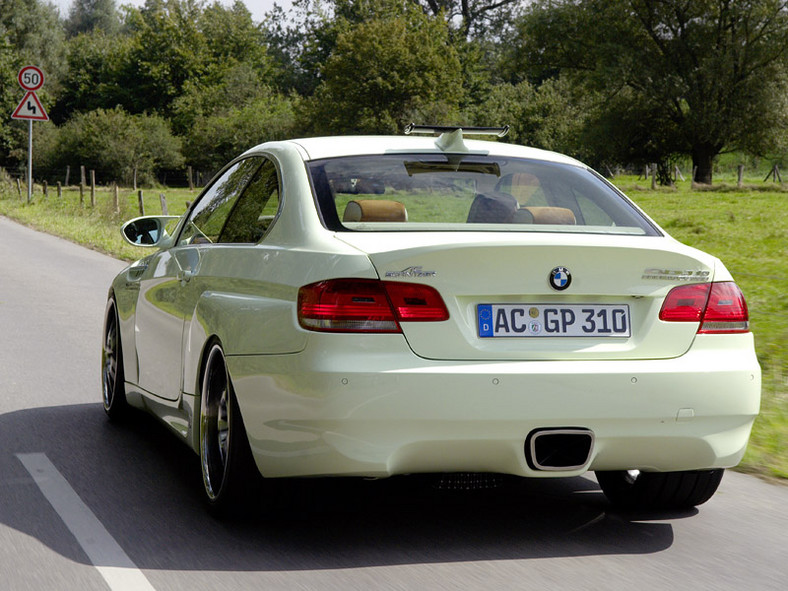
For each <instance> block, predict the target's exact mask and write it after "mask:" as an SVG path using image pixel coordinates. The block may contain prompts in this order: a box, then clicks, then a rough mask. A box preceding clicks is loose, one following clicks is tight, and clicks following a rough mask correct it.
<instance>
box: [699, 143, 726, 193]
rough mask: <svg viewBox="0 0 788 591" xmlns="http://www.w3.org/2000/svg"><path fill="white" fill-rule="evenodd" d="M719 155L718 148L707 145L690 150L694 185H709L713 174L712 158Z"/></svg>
mask: <svg viewBox="0 0 788 591" xmlns="http://www.w3.org/2000/svg"><path fill="white" fill-rule="evenodd" d="M719 153H720V150H719V148H717V147H716V146H712V145H709V144H701V145H697V146H693V148H692V167H693V169H694V170H695V177H694V178H693V179H692V180H693V181H694V182H696V183H700V184H704V185H710V184H711V181H712V175H713V173H714V158H715V157H716V156H717V154H719Z"/></svg>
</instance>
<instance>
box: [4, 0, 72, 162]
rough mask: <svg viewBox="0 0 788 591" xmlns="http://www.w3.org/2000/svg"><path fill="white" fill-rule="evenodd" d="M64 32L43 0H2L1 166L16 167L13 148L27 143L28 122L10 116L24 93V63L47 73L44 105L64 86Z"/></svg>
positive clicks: (42, 94) (42, 99)
mask: <svg viewBox="0 0 788 591" xmlns="http://www.w3.org/2000/svg"><path fill="white" fill-rule="evenodd" d="M63 39H64V35H63V29H62V27H61V26H60V23H59V22H58V13H57V10H56V9H55V8H54V7H53V6H52V5H51V4H49V3H46V2H43V1H41V0H0V109H2V117H0V166H13V165H14V164H16V160H15V158H13V157H12V156H11V153H12V151H13V150H14V149H15V148H16V147H17V146H20V145H26V143H27V140H26V138H27V125H25V124H24V123H23V122H20V121H13V120H11V119H10V117H9V115H10V114H11V113H12V112H13V110H14V108H15V107H16V105H17V104H18V103H19V101H21V100H22V97H23V96H24V94H23V91H22V89H21V88H20V87H19V85H18V84H17V80H16V76H17V72H18V71H19V69H20V68H21V67H22V66H25V65H28V64H35V65H38V66H40V67H41V68H42V69H43V71H44V74H45V76H46V84H45V86H44V87H43V88H42V89H41V90H40V91H39V92H38V96H39V98H40V99H41V101H42V103H43V105H44V107H45V108H46V107H49V106H50V104H51V98H52V97H53V96H56V95H57V94H58V92H59V90H60V88H61V86H60V79H61V76H62V74H63V71H64V66H65V61H64V55H65V52H64V42H63Z"/></svg>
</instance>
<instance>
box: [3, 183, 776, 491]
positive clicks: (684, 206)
mask: <svg viewBox="0 0 788 591" xmlns="http://www.w3.org/2000/svg"><path fill="white" fill-rule="evenodd" d="M729 177H730V178H727V177H724V178H722V179H721V181H722V182H721V183H720V184H719V185H715V186H714V187H711V188H708V187H692V186H691V184H690V183H689V182H680V183H678V185H677V186H676V187H671V188H658V189H656V190H651V188H650V183H649V182H648V181H644V180H639V179H637V178H636V177H619V178H617V179H615V182H616V184H617V185H618V186H619V187H621V189H622V190H623V191H624V192H625V193H627V194H628V195H629V196H630V197H631V198H632V199H633V200H634V201H635V202H636V203H638V204H639V205H640V206H641V207H642V208H643V209H644V210H645V211H646V212H647V213H648V214H649V215H650V216H651V217H652V218H654V219H655V220H656V221H657V222H658V223H659V224H660V225H661V226H662V227H663V228H665V229H666V230H667V231H668V232H669V233H670V234H671V235H672V236H674V237H675V238H677V239H678V240H681V241H682V242H685V243H686V244H689V245H691V246H695V247H697V248H700V249H701V250H704V251H706V252H709V253H711V254H713V255H715V256H717V257H719V258H720V259H722V260H723V262H724V263H725V265H726V267H728V269H729V270H730V271H731V273H732V274H733V276H734V277H735V279H736V281H737V283H738V284H739V286H740V287H741V288H742V290H743V291H744V294H745V296H746V297H747V302H748V304H749V307H750V317H751V325H752V329H753V333H754V334H755V343H756V350H757V353H758V358H759V360H760V363H761V366H762V368H763V402H762V406H761V414H760V416H759V417H758V419H757V420H756V423H755V427H754V429H753V434H752V437H751V440H750V446H749V448H748V451H747V455H746V456H745V458H744V461H743V462H742V464H741V466H740V469H741V470H744V471H748V472H754V473H757V474H760V475H762V476H768V477H776V478H781V479H788V297H786V294H788V257H786V250H787V249H788V247H787V245H788V187H783V186H781V185H776V184H773V183H764V182H763V175H758V176H757V178H749V179H746V184H745V186H744V187H743V188H739V187H738V186H737V184H736V178H735V173H733V174H731V175H729ZM162 192H163V193H164V194H165V195H166V199H167V205H168V210H169V213H170V214H172V215H180V214H181V213H183V212H184V211H185V209H186V202H187V201H191V200H193V199H194V198H195V197H196V196H197V192H196V191H195V192H190V191H189V190H187V189H166V190H161V191H160V190H146V191H145V192H144V204H145V211H146V213H148V214H159V213H161V204H160V197H159V194H160V193H162ZM0 214H2V215H5V216H7V217H9V218H12V219H15V220H17V221H19V222H21V223H24V224H27V225H29V226H32V227H34V228H37V229H39V230H41V231H44V232H48V233H51V234H55V235H58V236H62V237H64V238H66V239H69V240H72V241H74V242H77V243H80V244H83V245H85V246H88V247H90V248H93V249H95V250H98V251H101V252H105V253H107V254H110V255H112V256H115V257H117V258H120V259H125V260H129V261H131V260H134V259H136V258H138V257H139V256H141V253H143V252H144V251H142V250H140V249H137V248H134V247H132V246H130V245H127V244H126V243H125V242H124V241H123V240H122V239H121V237H120V232H119V231H118V228H119V227H120V224H121V223H122V222H123V221H125V220H127V219H130V218H132V217H136V216H137V215H139V206H138V202H137V193H136V192H134V191H131V190H121V191H120V193H119V206H118V210H116V209H115V206H114V197H113V192H112V191H110V190H109V189H99V190H98V191H97V193H96V206H95V207H91V205H90V195H89V192H86V194H85V195H84V197H83V202H82V204H80V197H79V191H78V189H76V188H67V189H64V191H63V195H62V197H61V198H57V197H56V196H55V191H54V190H52V189H50V190H49V195H48V196H47V197H44V196H43V194H42V191H41V188H40V187H36V192H35V195H34V199H33V202H32V203H31V204H30V205H28V204H27V203H26V195H25V194H24V192H23V195H22V197H21V198H20V197H19V195H18V193H17V190H16V186H13V185H11V184H10V183H8V182H7V181H6V182H4V181H3V179H2V178H0Z"/></svg>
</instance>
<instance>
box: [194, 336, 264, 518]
mask: <svg viewBox="0 0 788 591" xmlns="http://www.w3.org/2000/svg"><path fill="white" fill-rule="evenodd" d="M201 393H202V396H201V401H200V466H201V467H202V479H203V491H204V493H205V500H206V502H207V504H208V509H209V510H210V511H211V512H212V513H214V514H215V515H217V516H222V517H226V516H233V515H238V514H240V513H241V512H243V511H244V510H246V509H248V508H249V505H250V503H251V501H252V500H253V499H254V498H255V497H256V496H258V494H259V488H260V487H259V485H260V481H261V480H262V477H261V476H260V473H259V471H258V470H257V466H256V465H255V463H254V459H253V458H252V451H251V449H250V447H249V440H248V439H247V436H246V428H245V427H244V423H243V418H242V417H241V411H240V409H239V407H238V401H237V400H236V398H235V394H234V393H233V388H232V383H231V382H230V376H229V374H228V373H227V365H226V363H225V359H224V352H223V351H222V348H221V346H220V345H218V344H215V345H213V346H212V347H211V348H210V350H209V352H208V357H207V360H206V363H205V373H204V375H203V382H202V390H201Z"/></svg>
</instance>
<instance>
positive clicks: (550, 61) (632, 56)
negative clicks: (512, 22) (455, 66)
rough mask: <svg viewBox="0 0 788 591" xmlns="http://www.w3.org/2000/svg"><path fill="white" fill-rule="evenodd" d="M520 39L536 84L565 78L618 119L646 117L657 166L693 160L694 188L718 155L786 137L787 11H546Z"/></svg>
mask: <svg viewBox="0 0 788 591" xmlns="http://www.w3.org/2000/svg"><path fill="white" fill-rule="evenodd" d="M600 23H601V24H600ZM521 34H522V44H523V46H527V49H526V51H524V52H523V53H522V55H521V56H520V57H521V59H522V60H525V61H523V62H522V64H523V65H524V66H525V67H528V68H530V69H531V70H530V71H531V73H532V74H533V75H536V76H542V77H543V76H545V75H546V74H547V75H549V74H550V73H555V72H556V71H562V72H566V73H571V75H572V77H573V79H574V80H575V81H576V83H577V84H582V85H584V86H586V87H588V88H590V89H594V90H598V91H601V92H603V93H604V96H605V101H607V102H608V103H609V104H610V105H611V106H612V105H615V108H616V109H621V108H624V109H632V110H633V111H636V112H638V113H640V114H647V115H648V116H649V118H650V119H649V123H650V133H651V135H653V136H654V137H656V138H657V139H656V140H655V141H654V142H652V143H653V145H654V146H661V148H660V149H661V150H664V151H666V153H663V154H662V155H661V157H662V158H669V157H670V154H671V153H684V154H689V155H691V157H692V161H693V165H694V167H695V170H696V173H695V180H696V181H697V182H701V183H711V181H712V171H713V162H714V159H715V157H716V156H717V155H718V154H720V153H721V152H722V151H723V150H731V149H748V150H751V151H756V152H765V151H769V150H773V149H776V148H778V147H779V144H780V141H781V139H782V137H784V135H785V131H786V129H788V111H786V109H785V105H784V99H783V97H784V96H785V94H786V91H787V90H788V76H787V75H786V70H787V68H788V8H787V5H786V3H785V2H778V1H775V0H749V1H747V2H741V1H735V0H694V1H692V2H688V1H686V0H557V1H550V2H547V1H543V2H541V3H539V4H538V5H536V6H534V7H533V9H532V10H531V11H530V12H529V14H528V15H527V17H526V18H525V19H523V21H522V23H521ZM533 66H537V69H534V68H533ZM623 98H626V99H627V101H626V105H625V104H623V103H624V101H623ZM625 112H626V111H625ZM611 117H612V112H611V116H608V117H601V118H599V119H598V121H605V120H608V121H610V120H611ZM633 140H634V138H630V142H631V141H633Z"/></svg>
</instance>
